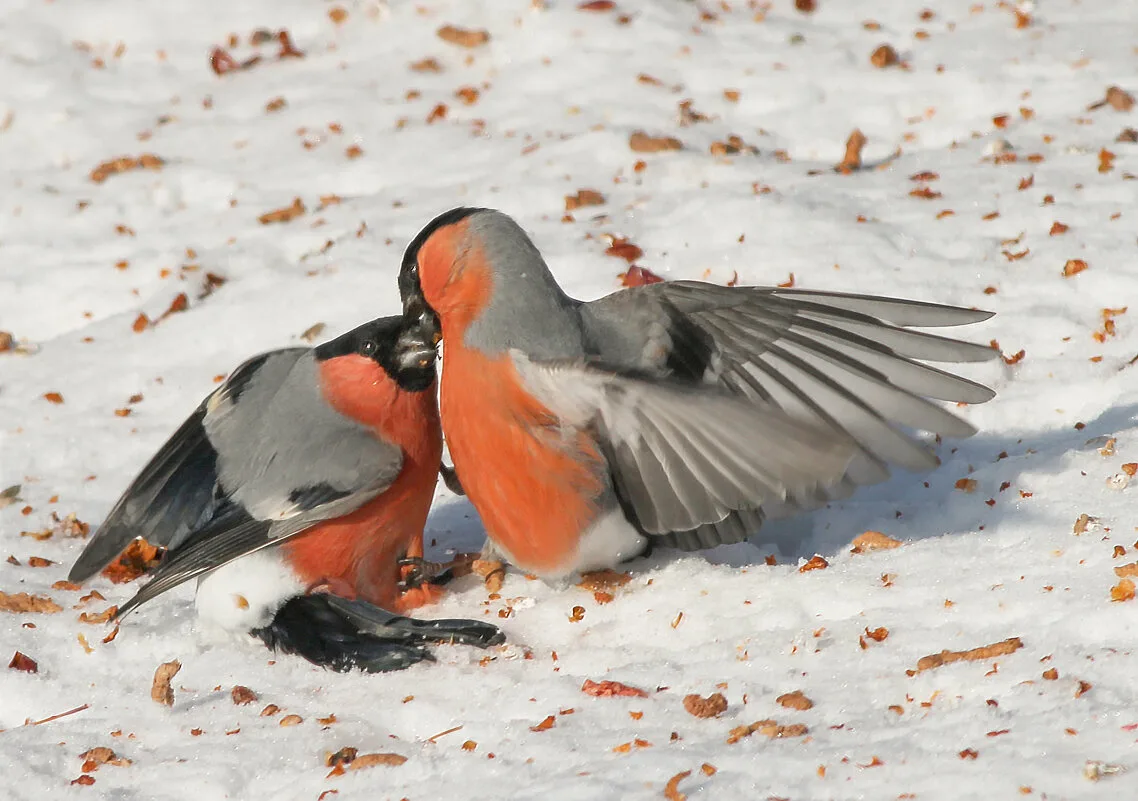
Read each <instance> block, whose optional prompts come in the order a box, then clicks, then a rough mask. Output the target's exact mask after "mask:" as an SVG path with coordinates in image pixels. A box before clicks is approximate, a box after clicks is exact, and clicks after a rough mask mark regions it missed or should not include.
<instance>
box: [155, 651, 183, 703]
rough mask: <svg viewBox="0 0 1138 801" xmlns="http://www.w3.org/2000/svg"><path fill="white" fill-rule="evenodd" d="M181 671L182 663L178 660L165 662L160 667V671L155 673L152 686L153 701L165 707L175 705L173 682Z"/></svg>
mask: <svg viewBox="0 0 1138 801" xmlns="http://www.w3.org/2000/svg"><path fill="white" fill-rule="evenodd" d="M181 669H182V663H181V662H179V661H178V660H177V659H174V660H172V661H170V662H163V663H162V664H161V665H159V666H158V669H157V670H155V671H154V681H153V682H152V683H151V685H150V698H151V700H153V701H154V702H155V703H158V704H163V705H164V706H173V705H174V688H173V686H171V682H172V681H173V680H174V676H176V675H178V671H179V670H181Z"/></svg>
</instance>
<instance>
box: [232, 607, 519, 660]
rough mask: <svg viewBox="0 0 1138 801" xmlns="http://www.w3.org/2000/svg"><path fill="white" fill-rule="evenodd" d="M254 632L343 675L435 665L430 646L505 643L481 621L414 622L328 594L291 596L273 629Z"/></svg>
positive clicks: (281, 648) (276, 648) (277, 648)
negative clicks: (434, 644)
mask: <svg viewBox="0 0 1138 801" xmlns="http://www.w3.org/2000/svg"><path fill="white" fill-rule="evenodd" d="M464 632H465V636H463V633H464ZM250 634H251V635H252V636H254V637H257V638H258V639H260V640H261V641H262V642H264V643H265V645H267V646H268V647H269V648H270V649H272V650H274V651H278V652H280V653H285V654H296V655H297V656H300V657H303V658H304V659H307V660H308V661H309V662H312V663H313V664H315V665H319V666H320V667H324V668H329V669H331V670H334V671H337V672H340V673H344V672H347V671H349V670H353V669H357V668H358V669H360V670H362V671H364V672H365V673H383V672H387V671H392V670H403V669H404V668H407V667H410V666H411V665H414V664H417V663H419V662H432V661H434V657H433V656H432V655H431V652H430V651H429V650H428V649H427V647H426V645H427V643H430V642H460V643H464V644H468V645H475V646H478V647H481V648H485V647H487V646H490V645H496V644H497V643H500V642H502V641H503V639H504V637H503V635H502V633H501V632H500V631H498V629H497V627H496V626H492V625H490V624H488V623H482V622H480V621H474V620H435V621H423V620H413V619H411V618H405V617H399V616H396V615H393V614H391V613H389V612H385V611H384V610H382V609H380V608H379V607H376V606H372V605H371V604H367V603H365V602H363V601H348V600H345V599H343V598H337V597H335V596H332V595H323V594H314V595H300V596H297V597H295V598H291V599H290V600H289V601H288V602H287V603H285V605H284V606H282V607H281V608H280V609H279V610H278V611H277V614H276V616H275V617H274V618H273V620H272V621H271V622H270V623H269V624H268V625H267V626H264V627H263V628H259V629H253V630H252V631H251V632H250ZM475 634H477V636H475Z"/></svg>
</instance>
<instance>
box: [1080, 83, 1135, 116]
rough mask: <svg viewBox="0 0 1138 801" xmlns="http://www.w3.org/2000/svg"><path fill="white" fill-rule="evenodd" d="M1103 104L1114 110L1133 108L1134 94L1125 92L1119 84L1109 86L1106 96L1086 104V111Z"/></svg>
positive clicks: (1100, 106) (1098, 107)
mask: <svg viewBox="0 0 1138 801" xmlns="http://www.w3.org/2000/svg"><path fill="white" fill-rule="evenodd" d="M1103 106H1110V107H1111V108H1112V109H1114V110H1115V111H1130V110H1131V109H1132V108H1134V95H1132V94H1130V93H1129V92H1127V91H1126V90H1125V89H1123V88H1122V87H1121V86H1109V87H1107V90H1106V96H1105V97H1103V99H1102V100H1098V101H1096V102H1094V103H1091V104H1090V105H1089V106H1087V111H1094V110H1095V109H1100V108H1102V107H1103Z"/></svg>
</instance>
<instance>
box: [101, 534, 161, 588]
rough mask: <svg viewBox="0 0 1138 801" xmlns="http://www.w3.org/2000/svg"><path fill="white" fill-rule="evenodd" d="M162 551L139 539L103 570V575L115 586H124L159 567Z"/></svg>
mask: <svg viewBox="0 0 1138 801" xmlns="http://www.w3.org/2000/svg"><path fill="white" fill-rule="evenodd" d="M160 553H161V552H160V550H159V548H158V547H157V546H155V545H151V544H150V543H149V542H147V541H146V540H144V539H142V538H141V537H139V538H138V539H136V540H134V541H133V542H131V544H130V545H128V546H127V549H126V550H125V551H123V552H122V554H120V555H119V558H118V559H116V560H115V561H113V562H111V563H110V564H109V565H107V566H106V567H105V568H103V572H102V575H103V577H104V578H107V579H110V580H111V582H112V583H114V584H122V583H124V582H127V581H132V580H134V579H136V578H138V577H139V576H143V575H145V574H146V573H148V572H150V571H151V570H152V569H153V568H155V567H157V566H158V562H159V558H160Z"/></svg>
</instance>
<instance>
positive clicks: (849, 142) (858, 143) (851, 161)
mask: <svg viewBox="0 0 1138 801" xmlns="http://www.w3.org/2000/svg"><path fill="white" fill-rule="evenodd" d="M868 141H869V140H868V139H866V138H865V134H863V133H862V132H861V131H860V130H859V129H857V128H854V130H853V133H851V134H850V135H849V138H848V139H846V154H845V155H844V156H843V157H842V160H841V161H840V162H838V164H837V166H835V167H834V169H835V170H837V171H838V172H840V173H842V174H843V175H849V174H850V173H851V172H853V171H854V170H857V169H860V168H861V149H862V148H863V147H865V143H866V142H868Z"/></svg>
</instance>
